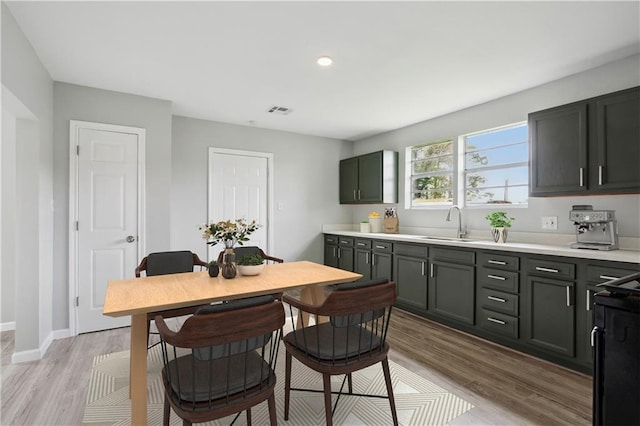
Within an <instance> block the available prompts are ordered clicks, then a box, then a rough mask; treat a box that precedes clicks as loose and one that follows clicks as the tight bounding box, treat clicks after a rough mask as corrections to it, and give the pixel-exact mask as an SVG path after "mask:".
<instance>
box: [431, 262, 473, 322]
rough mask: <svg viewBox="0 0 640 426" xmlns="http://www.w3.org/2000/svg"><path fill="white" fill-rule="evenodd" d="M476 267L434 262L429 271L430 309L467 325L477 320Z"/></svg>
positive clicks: (434, 312)
mask: <svg viewBox="0 0 640 426" xmlns="http://www.w3.org/2000/svg"><path fill="white" fill-rule="evenodd" d="M474 270H475V268H474V267H473V266H467V265H456V264H454V263H445V262H439V261H434V262H432V263H431V268H430V273H429V297H428V299H429V311H430V312H431V313H433V314H437V315H440V316H443V317H447V318H450V319H453V320H456V321H459V322H463V323H465V324H474V323H475V320H474V319H475V310H474V309H475V300H476V298H475V278H474V275H475V274H474Z"/></svg>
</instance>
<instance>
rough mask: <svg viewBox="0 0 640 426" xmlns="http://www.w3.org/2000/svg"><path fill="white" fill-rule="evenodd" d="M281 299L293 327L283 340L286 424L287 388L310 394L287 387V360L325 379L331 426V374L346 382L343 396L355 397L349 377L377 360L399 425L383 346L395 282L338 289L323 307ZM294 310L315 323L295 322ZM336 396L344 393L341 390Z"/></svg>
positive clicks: (339, 286)
mask: <svg viewBox="0 0 640 426" xmlns="http://www.w3.org/2000/svg"><path fill="white" fill-rule="evenodd" d="M283 301H284V302H286V303H288V304H289V306H290V309H291V326H292V328H293V331H291V332H289V333H287V335H286V336H284V338H283V341H284V345H285V348H286V351H287V352H286V366H285V420H288V418H289V399H290V392H291V390H292V389H293V390H308V389H299V388H292V387H291V360H292V358H296V359H297V360H298V361H300V362H302V363H303V364H304V365H306V366H307V367H309V368H311V369H313V370H315V371H318V372H319V373H321V374H322V376H323V383H324V393H325V416H326V421H327V425H331V424H332V412H333V411H334V410H335V407H334V408H333V409H332V407H331V393H332V390H331V376H333V375H342V374H344V375H345V379H344V381H343V386H344V383H345V381H347V380H348V385H349V386H348V392H347V393H348V394H353V387H352V378H351V373H353V372H355V371H358V370H361V369H364V368H367V367H369V366H371V365H374V364H376V363H378V362H381V363H382V368H383V372H384V376H385V382H386V385H387V398H388V399H389V403H390V405H391V417H392V419H391V420H392V421H393V424H395V425H397V424H398V419H397V415H396V409H395V402H394V398H393V388H392V384H391V375H390V371H389V363H388V359H387V353H388V351H389V346H388V345H387V343H386V338H387V331H388V329H389V321H390V318H391V310H392V307H393V305H394V304H395V302H396V284H395V282H389V281H388V280H386V279H385V280H378V281H366V282H365V281H357V282H354V283H348V284H340V285H336V286H333V291H332V292H331V293H330V294H329V296H328V297H327V298H326V300H325V301H324V302H323V303H322V304H321V305H309V304H305V303H302V302H301V301H300V300H298V299H296V298H294V297H292V296H290V295H287V294H285V295H284V296H283ZM294 308H295V309H297V310H298V313H297V314H298V315H300V312H306V313H309V314H311V315H310V316H309V318H315V319H316V321H315V323H312V324H305V323H304V321H300V322H299V321H296V320H295V319H294V317H295V315H296V312H294ZM323 318H326V321H323ZM309 321H310V320H309ZM339 393H342V388H341V389H340V392H339ZM359 396H371V395H359ZM376 396H379V395H376ZM338 400H339V397H338ZM338 400H336V404H337V401H338Z"/></svg>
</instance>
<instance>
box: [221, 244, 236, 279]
mask: <svg viewBox="0 0 640 426" xmlns="http://www.w3.org/2000/svg"><path fill="white" fill-rule="evenodd" d="M237 273H238V269H237V267H236V254H235V252H234V251H233V248H226V249H225V250H224V263H223V264H222V276H223V277H224V278H234V277H235V276H236V274H237Z"/></svg>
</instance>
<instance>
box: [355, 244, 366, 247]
mask: <svg viewBox="0 0 640 426" xmlns="http://www.w3.org/2000/svg"><path fill="white" fill-rule="evenodd" d="M356 245H358V246H360V247H363V246H366V244H365V243H357V244H356Z"/></svg>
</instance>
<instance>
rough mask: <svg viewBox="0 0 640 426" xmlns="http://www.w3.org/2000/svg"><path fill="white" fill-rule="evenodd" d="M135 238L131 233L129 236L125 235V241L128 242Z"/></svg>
mask: <svg viewBox="0 0 640 426" xmlns="http://www.w3.org/2000/svg"><path fill="white" fill-rule="evenodd" d="M135 240H136V237H134V236H133V235H129V236H128V237H127V242H128V243H132V242H134V241H135Z"/></svg>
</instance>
